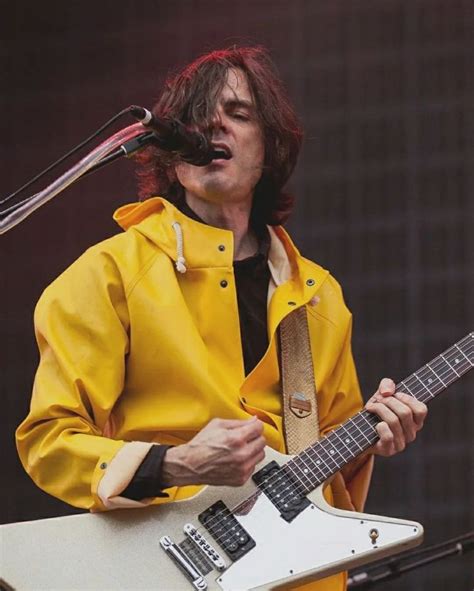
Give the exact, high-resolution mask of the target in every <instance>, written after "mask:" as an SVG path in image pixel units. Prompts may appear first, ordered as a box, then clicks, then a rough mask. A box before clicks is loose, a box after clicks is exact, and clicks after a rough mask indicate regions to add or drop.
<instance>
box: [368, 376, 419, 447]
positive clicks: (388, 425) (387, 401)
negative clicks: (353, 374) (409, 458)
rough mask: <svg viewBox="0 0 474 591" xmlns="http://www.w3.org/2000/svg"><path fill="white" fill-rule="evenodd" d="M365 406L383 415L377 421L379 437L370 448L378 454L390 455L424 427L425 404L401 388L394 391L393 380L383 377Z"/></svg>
mask: <svg viewBox="0 0 474 591" xmlns="http://www.w3.org/2000/svg"><path fill="white" fill-rule="evenodd" d="M365 408H366V409H367V410H368V411H369V412H371V413H373V414H375V415H377V416H378V417H380V418H381V419H382V422H381V423H379V424H378V425H377V427H376V428H377V433H378V434H379V437H380V440H379V441H378V442H377V443H376V444H375V445H374V446H373V447H372V449H371V451H372V452H373V453H374V454H377V455H379V456H393V455H395V454H396V453H398V452H400V451H402V450H404V449H405V447H406V444H407V443H410V442H412V441H414V440H415V438H416V434H417V432H418V431H419V430H420V429H421V428H422V427H423V423H424V420H425V418H426V414H427V412H428V409H427V407H426V404H423V402H419V401H418V400H417V399H416V398H414V397H413V396H410V395H409V394H404V393H403V392H395V384H394V382H393V381H392V380H390V379H389V378H384V379H383V380H382V381H381V382H380V385H379V388H378V390H377V392H375V394H374V395H373V396H372V398H371V399H370V400H369V401H368V402H367V404H366V405H365Z"/></svg>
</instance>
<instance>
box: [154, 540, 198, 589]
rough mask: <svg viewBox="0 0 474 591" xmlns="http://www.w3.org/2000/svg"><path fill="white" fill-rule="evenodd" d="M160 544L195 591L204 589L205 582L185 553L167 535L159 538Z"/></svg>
mask: <svg viewBox="0 0 474 591" xmlns="http://www.w3.org/2000/svg"><path fill="white" fill-rule="evenodd" d="M160 546H161V547H162V548H163V550H164V551H165V552H166V553H167V554H168V556H169V557H170V558H171V559H172V560H173V562H174V563H175V564H176V566H177V567H178V568H179V569H180V570H181V572H182V573H183V574H184V575H185V576H186V577H187V578H188V579H189V580H190V581H191V583H192V585H193V587H194V588H195V589H196V590H197V591H205V590H206V589H207V582H206V580H205V579H204V577H203V576H202V575H201V573H200V572H199V571H198V570H197V569H196V567H195V566H194V564H193V563H192V562H191V561H190V560H189V558H188V557H187V556H186V554H185V553H184V552H183V551H182V550H181V548H180V547H179V546H177V545H176V544H175V543H174V542H173V541H172V540H171V538H170V537H169V536H163V537H162V538H161V539H160Z"/></svg>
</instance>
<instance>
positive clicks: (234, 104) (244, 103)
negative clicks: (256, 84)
mask: <svg viewBox="0 0 474 591" xmlns="http://www.w3.org/2000/svg"><path fill="white" fill-rule="evenodd" d="M224 106H225V107H227V108H231V109H236V108H237V109H238V108H244V109H248V110H249V111H254V110H255V105H254V104H253V103H252V102H250V101H248V100H246V99H229V100H227V101H225V102H224Z"/></svg>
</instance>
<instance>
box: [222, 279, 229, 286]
mask: <svg viewBox="0 0 474 591" xmlns="http://www.w3.org/2000/svg"><path fill="white" fill-rule="evenodd" d="M228 285H229V284H228V283H227V281H226V280H225V279H223V280H222V281H221V287H227V286H228Z"/></svg>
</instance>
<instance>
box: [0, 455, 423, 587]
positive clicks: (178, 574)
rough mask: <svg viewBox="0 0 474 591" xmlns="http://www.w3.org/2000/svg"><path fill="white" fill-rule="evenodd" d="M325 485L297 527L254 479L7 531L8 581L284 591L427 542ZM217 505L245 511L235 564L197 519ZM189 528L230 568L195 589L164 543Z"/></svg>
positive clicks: (418, 532)
mask: <svg viewBox="0 0 474 591" xmlns="http://www.w3.org/2000/svg"><path fill="white" fill-rule="evenodd" d="M289 459H290V456H284V455H282V454H279V453H277V452H275V451H274V450H272V449H269V448H267V450H266V457H265V460H264V461H263V462H262V463H261V464H260V466H259V467H257V471H258V470H259V469H260V468H261V467H262V466H265V465H268V463H269V462H271V461H272V460H273V461H276V462H277V463H278V464H279V465H283V464H285V463H286V462H288V460H289ZM322 488H323V487H322V486H320V487H318V488H317V489H316V490H314V491H313V492H311V493H309V494H308V495H307V499H308V500H309V501H310V502H309V503H307V506H306V507H305V508H304V510H302V511H301V512H300V513H299V514H298V515H297V516H296V517H294V519H292V520H291V521H288V520H285V519H283V518H282V517H281V514H280V511H279V510H278V509H277V507H276V506H275V504H274V503H273V502H272V501H271V500H270V498H269V497H268V496H267V495H266V494H263V493H261V491H259V489H257V486H256V485H255V484H254V483H253V481H252V480H250V481H249V482H248V483H247V484H246V485H245V486H243V487H240V488H232V487H210V486H209V487H205V488H203V489H202V490H201V492H200V493H199V494H198V495H196V496H195V497H193V498H192V499H189V500H186V501H181V502H175V503H170V504H167V505H161V506H155V507H148V508H146V509H138V510H120V511H111V512H109V513H96V514H87V515H75V516H70V517H59V518H53V519H44V520H39V521H33V522H25V523H17V524H9V525H4V526H2V527H1V528H0V535H1V543H2V552H1V555H2V558H1V576H2V577H3V578H4V579H5V581H6V582H7V583H8V584H10V585H11V586H12V587H13V588H15V589H18V590H20V589H21V590H22V591H26V590H28V589H35V590H39V589H67V590H72V589H80V590H81V591H85V590H88V591H92V590H97V591H99V590H100V591H104V590H119V589H123V590H125V589H128V590H132V589H133V590H134V591H135V590H139V589H143V590H144V589H165V590H166V591H171V590H179V591H183V590H186V589H193V588H196V589H206V588H207V589H210V590H216V591H217V590H219V591H221V590H232V591H243V590H250V589H260V590H262V589H276V588H279V587H285V586H287V585H288V586H296V585H297V583H299V582H304V581H309V580H315V579H319V578H323V577H325V576H328V575H330V574H332V573H335V572H339V571H342V570H346V569H347V568H349V567H353V566H357V565H361V564H364V563H366V562H371V561H373V560H376V559H378V558H381V557H383V556H387V555H389V554H392V553H395V552H398V551H401V550H405V549H407V548H409V547H411V546H414V545H417V544H418V543H420V542H421V539H422V534H423V529H422V527H421V526H420V524H418V523H415V522H410V521H402V520H399V519H391V518H387V517H379V516H375V515H365V514H362V513H353V512H348V511H340V510H338V509H334V508H333V507H330V506H329V505H328V504H327V503H326V501H325V500H324V498H323V494H322ZM255 493H259V494H255ZM217 501H223V502H224V503H225V505H226V506H227V507H228V508H229V509H234V508H235V507H239V508H238V510H236V511H234V517H235V519H236V520H237V521H238V523H239V524H240V525H241V526H242V528H243V529H244V530H245V532H246V534H248V536H250V538H251V539H252V540H253V541H254V542H255V545H254V547H252V548H251V549H250V550H248V551H247V552H246V553H245V554H244V555H243V556H241V557H240V558H238V559H237V560H235V562H232V561H231V560H230V559H229V558H228V556H227V554H226V552H225V551H223V549H222V546H221V544H220V543H219V542H220V540H219V539H217V538H219V536H218V535H216V536H215V537H213V536H212V535H211V534H210V533H209V532H208V531H207V530H206V528H205V527H203V526H202V525H201V524H200V523H199V521H198V516H199V515H200V514H202V513H203V512H205V511H206V510H207V509H208V508H209V507H211V506H212V505H214V503H216V502H217ZM243 501H245V503H243ZM188 523H191V524H193V525H194V526H195V527H196V528H198V529H199V532H200V533H201V534H202V535H203V536H204V537H205V539H206V542H208V543H210V544H211V545H212V547H213V548H214V549H215V550H216V551H217V553H218V554H219V555H220V557H222V558H223V559H224V560H225V563H226V566H225V567H224V568H223V569H222V570H219V569H217V568H214V569H212V570H211V572H209V573H208V574H207V575H206V576H204V577H202V580H203V581H204V582H202V581H201V582H199V581H195V583H194V587H193V582H192V581H191V580H190V578H189V577H188V576H185V574H183V572H182V571H181V570H180V569H179V568H178V566H177V564H176V561H175V560H173V559H172V558H171V557H170V555H169V553H167V552H166V551H165V550H164V549H163V548H162V546H161V545H160V539H162V538H163V536H168V537H169V539H170V540H171V541H172V542H173V543H174V544H180V543H181V542H182V541H183V540H184V539H185V537H186V536H185V534H184V532H183V528H184V526H185V525H186V524H188ZM191 545H192V543H191ZM206 585H207V586H206Z"/></svg>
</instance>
